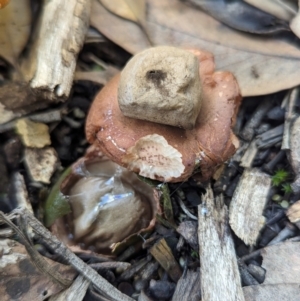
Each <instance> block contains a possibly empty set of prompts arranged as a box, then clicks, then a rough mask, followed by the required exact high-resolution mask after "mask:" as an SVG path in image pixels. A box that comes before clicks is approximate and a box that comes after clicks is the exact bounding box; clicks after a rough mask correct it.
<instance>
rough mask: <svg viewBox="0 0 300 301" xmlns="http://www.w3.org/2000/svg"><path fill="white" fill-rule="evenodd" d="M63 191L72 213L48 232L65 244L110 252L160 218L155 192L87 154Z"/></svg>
mask: <svg viewBox="0 0 300 301" xmlns="http://www.w3.org/2000/svg"><path fill="white" fill-rule="evenodd" d="M72 170H73V172H72V173H71V174H70V175H69V176H68V177H67V178H66V179H65V180H64V182H63V183H62V186H61V190H62V192H63V193H64V195H65V196H66V197H67V198H68V200H69V203H70V207H71V209H72V212H71V213H70V214H68V215H66V216H65V217H62V218H59V219H58V220H56V222H55V223H54V224H53V226H52V227H51V229H52V232H54V234H56V235H57V236H58V237H59V239H60V240H62V241H63V242H64V243H66V244H67V245H69V246H73V245H79V246H80V247H81V248H82V249H86V250H93V251H95V252H98V253H101V254H111V253H112V251H113V250H114V248H115V247H116V246H117V245H118V246H119V245H121V247H122V244H123V245H124V244H125V243H126V241H127V240H128V239H132V238H133V237H134V236H136V235H137V234H139V233H144V232H147V231H150V230H151V229H152V228H153V227H154V225H155V216H156V214H161V211H160V206H159V201H158V193H157V192H156V191H155V190H154V189H153V188H152V187H150V186H149V185H147V184H146V183H144V182H141V181H140V180H139V179H138V177H137V176H136V174H134V173H133V172H130V171H128V170H126V169H124V168H122V167H120V166H118V165H117V164H115V163H114V162H112V161H110V160H108V159H107V158H105V157H104V156H102V155H101V154H100V153H99V152H98V150H97V151H96V150H93V151H88V153H87V155H86V156H85V157H83V158H81V159H80V160H79V161H77V162H76V163H75V164H74V165H73V166H72Z"/></svg>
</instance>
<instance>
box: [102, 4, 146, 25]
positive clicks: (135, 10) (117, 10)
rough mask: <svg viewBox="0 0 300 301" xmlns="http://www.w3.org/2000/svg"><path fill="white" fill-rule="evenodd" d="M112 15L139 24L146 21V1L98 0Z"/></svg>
mask: <svg viewBox="0 0 300 301" xmlns="http://www.w3.org/2000/svg"><path fill="white" fill-rule="evenodd" d="M98 1H99V2H100V3H101V4H102V5H103V6H104V7H105V8H106V9H107V10H109V11H110V12H111V13H113V14H115V15H117V16H119V17H121V18H124V19H128V20H131V21H133V22H137V23H143V22H144V20H145V12H146V1H145V0H98Z"/></svg>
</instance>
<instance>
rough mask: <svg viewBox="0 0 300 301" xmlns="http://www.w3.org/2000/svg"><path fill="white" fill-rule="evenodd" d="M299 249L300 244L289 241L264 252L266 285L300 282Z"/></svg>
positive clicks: (268, 248)
mask: <svg viewBox="0 0 300 301" xmlns="http://www.w3.org/2000/svg"><path fill="white" fill-rule="evenodd" d="M299 248H300V242H291V241H288V242H284V243H281V244H276V245H273V246H270V247H266V248H265V249H264V250H263V251H262V256H263V263H262V267H263V268H264V269H265V270H266V278H265V281H264V284H278V283H298V282H299V278H300V253H299ZM282 300H284V299H282ZM289 300H292V299H289ZM294 300H296V299H294Z"/></svg>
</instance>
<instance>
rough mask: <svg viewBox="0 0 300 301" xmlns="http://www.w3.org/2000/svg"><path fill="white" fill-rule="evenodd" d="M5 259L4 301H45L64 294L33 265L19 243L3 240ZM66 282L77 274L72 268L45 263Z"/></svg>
mask: <svg viewBox="0 0 300 301" xmlns="http://www.w3.org/2000/svg"><path fill="white" fill-rule="evenodd" d="M0 249H1V250H2V251H3V255H2V257H1V261H0V295H1V301H10V300H34V301H40V300H45V299H47V298H49V297H50V296H52V295H53V294H56V293H58V292H59V291H61V289H62V287H60V286H59V285H58V284H56V283H54V282H52V281H51V280H50V278H48V277H47V276H45V275H43V274H41V273H40V272H39V270H38V269H37V268H36V267H35V265H34V264H33V263H32V262H31V260H30V258H29V256H28V255H27V252H26V249H25V247H24V246H23V245H21V244H19V243H17V242H16V241H13V240H9V239H4V240H0ZM46 260H47V261H48V263H49V264H51V265H52V266H53V267H54V266H55V269H56V270H59V272H61V273H62V274H63V275H64V276H65V278H68V279H73V278H74V276H75V275H76V273H75V272H74V270H73V269H71V268H70V267H69V266H65V265H62V264H60V263H57V262H54V261H52V260H50V259H46Z"/></svg>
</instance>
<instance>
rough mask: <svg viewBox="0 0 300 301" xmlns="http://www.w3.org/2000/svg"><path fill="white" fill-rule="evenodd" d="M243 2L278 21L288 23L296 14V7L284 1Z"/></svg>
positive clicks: (249, 0)
mask: <svg viewBox="0 0 300 301" xmlns="http://www.w3.org/2000/svg"><path fill="white" fill-rule="evenodd" d="M244 1H245V2H247V3H249V4H251V5H253V6H255V7H257V8H259V9H261V10H263V11H265V12H267V13H269V14H271V15H274V16H276V17H277V18H279V19H282V20H285V21H289V20H291V19H292V18H293V16H295V14H296V13H297V7H296V5H293V4H294V3H292V2H291V1H286V0H283V1H282V0H264V1H261V0H244Z"/></svg>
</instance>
